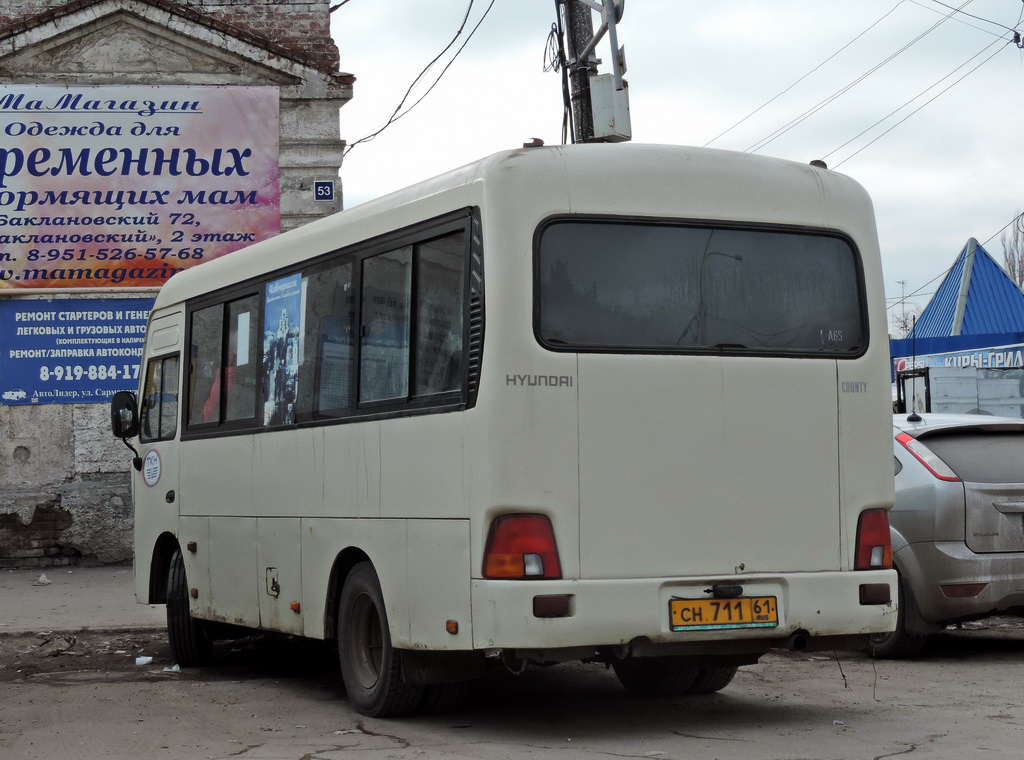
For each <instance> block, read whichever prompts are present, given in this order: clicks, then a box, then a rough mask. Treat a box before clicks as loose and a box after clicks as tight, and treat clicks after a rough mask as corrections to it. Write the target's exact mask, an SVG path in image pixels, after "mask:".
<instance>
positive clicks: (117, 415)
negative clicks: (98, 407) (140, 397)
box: [110, 391, 139, 439]
mask: <svg viewBox="0 0 1024 760" xmlns="http://www.w3.org/2000/svg"><path fill="white" fill-rule="evenodd" d="M110 428H111V430H112V432H113V433H114V435H115V436H117V437H118V438H121V439H125V438H134V437H135V436H137V435H138V434H139V404H138V401H136V399H135V394H134V393H132V392H131V391H118V392H117V393H115V394H114V397H113V398H112V399H111V400H110Z"/></svg>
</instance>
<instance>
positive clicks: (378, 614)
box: [338, 562, 423, 718]
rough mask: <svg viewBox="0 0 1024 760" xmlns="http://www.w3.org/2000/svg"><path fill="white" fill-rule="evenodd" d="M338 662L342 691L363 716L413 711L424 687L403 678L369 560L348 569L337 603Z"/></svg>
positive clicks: (376, 580)
mask: <svg viewBox="0 0 1024 760" xmlns="http://www.w3.org/2000/svg"><path fill="white" fill-rule="evenodd" d="M338 659H339V662H340V663H341V677H342V680H343V681H344V683H345V691H346V692H347V693H348V698H349V700H350V701H351V702H352V705H353V706H354V707H355V708H356V710H358V711H359V712H360V713H362V714H363V715H368V716H370V717H373V718H386V717H392V716H397V715H407V714H409V713H410V712H413V711H414V710H415V709H416V708H417V707H418V706H419V703H420V701H421V700H422V698H423V687H422V686H419V685H413V684H408V683H406V682H405V681H404V679H403V678H402V666H401V660H400V658H399V655H398V654H397V653H396V652H395V651H394V650H393V649H392V648H391V634H390V633H389V631H388V618H387V612H386V610H385V607H384V595H383V593H382V592H381V588H380V581H379V580H378V578H377V572H376V571H375V570H374V569H373V565H372V564H370V563H369V562H361V563H359V564H358V565H356V566H355V567H353V568H352V571H351V572H350V573H349V575H348V578H346V579H345V585H344V586H343V587H342V589H341V597H340V598H339V600H338Z"/></svg>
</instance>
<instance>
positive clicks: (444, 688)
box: [419, 681, 472, 715]
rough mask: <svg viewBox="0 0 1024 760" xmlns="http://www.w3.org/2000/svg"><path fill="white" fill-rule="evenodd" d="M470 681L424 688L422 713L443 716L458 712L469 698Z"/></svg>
mask: <svg viewBox="0 0 1024 760" xmlns="http://www.w3.org/2000/svg"><path fill="white" fill-rule="evenodd" d="M471 683H472V682H470V681H456V682H455V683H431V684H427V685H426V686H424V687H423V702H422V704H421V705H420V710H419V711H420V712H421V713H423V714H425V715H441V714H443V713H450V712H454V711H455V710H458V709H459V708H460V707H462V705H463V704H464V703H465V701H466V698H467V697H468V696H469V690H470V687H471Z"/></svg>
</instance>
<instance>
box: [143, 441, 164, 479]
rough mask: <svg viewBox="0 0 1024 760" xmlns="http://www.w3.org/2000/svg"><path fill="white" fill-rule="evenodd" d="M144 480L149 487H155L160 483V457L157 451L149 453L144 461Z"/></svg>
mask: <svg viewBox="0 0 1024 760" xmlns="http://www.w3.org/2000/svg"><path fill="white" fill-rule="evenodd" d="M142 479H143V480H145V481H146V485H147V486H155V485H156V484H157V483H158V482H159V481H160V455H159V454H158V453H157V452H156V450H155V449H151V450H150V451H148V452H147V453H146V458H145V459H144V460H143V461H142Z"/></svg>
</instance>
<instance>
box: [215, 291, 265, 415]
mask: <svg viewBox="0 0 1024 760" xmlns="http://www.w3.org/2000/svg"><path fill="white" fill-rule="evenodd" d="M258 308H259V298H258V297H257V296H250V297H248V298H242V299H239V300H237V301H232V302H231V303H229V304H228V355H227V357H226V361H225V362H224V371H223V376H222V379H221V383H222V385H223V386H224V388H223V394H222V395H223V399H224V419H225V420H247V419H251V418H252V417H254V416H255V414H256V355H257V354H256V352H257V351H258V350H259V347H258V343H257V334H256V328H257V325H258V324H259V319H258Z"/></svg>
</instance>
